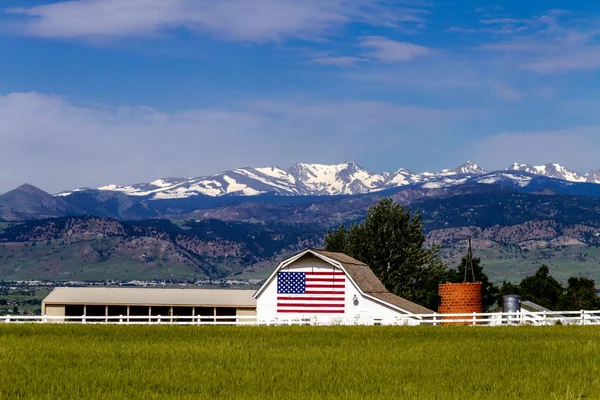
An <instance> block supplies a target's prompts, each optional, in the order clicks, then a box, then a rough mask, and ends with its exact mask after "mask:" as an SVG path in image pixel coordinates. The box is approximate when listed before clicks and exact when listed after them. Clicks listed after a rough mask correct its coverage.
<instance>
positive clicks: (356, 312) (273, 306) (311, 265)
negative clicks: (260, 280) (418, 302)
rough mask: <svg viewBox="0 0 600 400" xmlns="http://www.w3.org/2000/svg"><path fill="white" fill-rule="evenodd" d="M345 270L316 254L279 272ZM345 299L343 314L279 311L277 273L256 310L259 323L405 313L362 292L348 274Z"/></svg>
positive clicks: (350, 320) (357, 318)
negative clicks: (355, 301)
mask: <svg viewBox="0 0 600 400" xmlns="http://www.w3.org/2000/svg"><path fill="white" fill-rule="evenodd" d="M333 270H335V271H342V270H341V269H339V268H336V267H334V266H333V265H331V264H329V263H328V262H326V261H323V260H321V259H319V258H317V257H314V256H306V257H302V258H300V259H298V260H296V261H294V262H293V263H291V264H290V265H288V266H286V267H285V268H283V269H281V270H280V271H278V272H311V271H314V272H331V271H333ZM354 296H356V297H357V298H358V305H354V301H353V299H354ZM344 297H345V303H344V305H345V306H344V313H343V314H341V313H340V314H303V313H281V314H280V313H277V276H275V277H274V278H273V280H272V281H271V282H269V283H268V285H267V286H266V287H265V288H264V289H263V292H262V293H261V294H260V296H259V297H258V298H257V300H256V312H257V319H258V321H259V323H266V324H268V323H272V322H275V321H278V322H281V321H286V320H287V321H289V322H291V321H293V320H296V319H297V320H302V319H310V320H311V321H317V322H326V321H339V322H340V323H358V322H362V323H369V322H370V321H373V320H375V319H380V320H387V321H388V322H389V321H392V320H394V318H396V317H398V316H399V315H405V314H407V313H402V312H401V311H398V310H396V309H394V308H391V307H388V306H385V305H383V304H380V303H378V302H376V301H373V300H371V299H369V298H367V297H365V296H363V295H362V294H361V293H360V291H359V290H358V288H357V287H356V286H355V285H354V284H353V283H352V281H351V280H350V277H349V276H348V275H347V274H346V286H345V293H344Z"/></svg>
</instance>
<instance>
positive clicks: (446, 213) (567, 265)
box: [0, 185, 600, 281]
mask: <svg viewBox="0 0 600 400" xmlns="http://www.w3.org/2000/svg"><path fill="white" fill-rule="evenodd" d="M385 195H390V196H392V197H393V198H394V199H395V200H396V201H398V202H400V203H402V204H407V205H409V206H410V207H411V208H412V209H413V210H417V209H418V210H420V212H421V213H422V216H423V221H424V224H425V229H426V233H427V237H428V243H430V244H432V243H439V244H441V245H442V254H443V256H444V257H445V258H446V259H447V260H448V262H450V263H451V264H455V263H457V262H458V261H459V260H460V257H462V255H463V254H464V253H465V245H466V241H467V238H469V237H472V238H473V240H474V246H475V252H476V255H477V256H480V257H482V259H483V262H484V264H485V265H486V269H487V271H488V274H489V275H490V276H491V277H492V279H494V280H495V281H501V280H504V279H508V280H518V279H520V278H521V277H522V276H525V275H527V274H530V273H532V272H533V271H535V270H536V269H537V268H538V267H539V265H541V263H546V264H549V265H551V266H552V268H553V273H555V275H556V276H558V277H559V278H561V279H566V278H567V277H568V276H571V275H577V274H581V275H585V276H590V277H592V278H594V279H596V280H597V281H600V251H599V250H598V246H599V245H600V198H598V197H591V196H573V195H566V194H547V192H544V193H524V192H521V191H518V190H514V189H510V188H507V187H505V186H501V185H462V186H460V187H455V188H435V189H427V188H411V189H404V190H400V191H392V192H390V191H387V192H381V193H376V194H366V195H360V196H345V197H334V198H332V199H331V200H329V201H317V202H305V203H303V202H292V203H285V202H284V203H279V204H277V203H261V202H255V203H252V202H244V203H240V204H234V205H223V206H221V207H216V208H212V209H206V210H198V211H195V212H193V213H188V214H184V215H181V216H179V217H178V218H171V220H166V219H150V220H136V221H119V220H116V219H111V218H102V217H90V216H75V217H61V218H52V219H45V220H37V221H25V222H14V223H3V225H0V226H1V227H3V229H4V230H3V231H2V232H1V233H0V274H1V275H0V276H1V277H2V279H4V280H14V279H50V280H78V279H89V280H95V279H140V280H142V279H186V280H194V279H201V278H205V277H211V278H216V277H233V276H237V277H243V278H249V277H264V276H265V275H266V274H268V272H269V270H270V268H272V267H273V266H274V265H275V264H276V263H277V262H278V261H279V260H280V259H282V258H283V257H285V256H287V255H289V254H291V253H293V252H296V251H298V250H300V249H303V248H306V247H309V246H320V245H322V238H323V236H324V234H325V232H326V231H327V229H329V228H331V227H335V226H337V225H339V224H340V223H344V224H349V223H352V222H353V221H359V220H361V219H362V218H364V216H365V215H366V211H367V208H368V207H369V205H371V204H373V203H374V202H376V201H378V200H379V199H380V198H381V197H383V196H385Z"/></svg>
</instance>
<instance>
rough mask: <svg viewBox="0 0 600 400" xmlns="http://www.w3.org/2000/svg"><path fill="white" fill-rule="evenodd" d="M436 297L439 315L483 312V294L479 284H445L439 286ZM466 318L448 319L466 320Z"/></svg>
mask: <svg viewBox="0 0 600 400" xmlns="http://www.w3.org/2000/svg"><path fill="white" fill-rule="evenodd" d="M438 295H439V297H440V306H439V307H438V311H439V312H440V313H441V314H466V313H469V314H471V313H480V312H483V294H482V292H481V282H473V283H470V282H463V283H450V282H446V283H443V284H441V285H439V288H438ZM466 318H468V317H449V318H448V319H466Z"/></svg>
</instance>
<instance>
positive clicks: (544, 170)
mask: <svg viewBox="0 0 600 400" xmlns="http://www.w3.org/2000/svg"><path fill="white" fill-rule="evenodd" d="M507 170H509V171H521V172H528V173H530V174H534V175H541V176H547V177H549V178H556V179H562V180H565V181H569V182H585V181H586V179H587V178H586V177H585V176H582V175H580V174H578V173H577V172H574V171H571V170H569V169H568V168H567V167H565V166H563V165H561V164H558V163H549V164H545V165H531V164H520V163H513V164H512V165H511V166H510V167H508V168H507Z"/></svg>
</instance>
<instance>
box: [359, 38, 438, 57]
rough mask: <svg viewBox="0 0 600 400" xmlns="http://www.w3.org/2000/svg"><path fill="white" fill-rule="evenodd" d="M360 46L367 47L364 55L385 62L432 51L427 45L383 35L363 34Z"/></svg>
mask: <svg viewBox="0 0 600 400" xmlns="http://www.w3.org/2000/svg"><path fill="white" fill-rule="evenodd" d="M360 46H361V47H363V48H365V49H367V51H365V52H364V53H363V55H364V56H366V57H370V58H374V59H376V60H379V61H384V62H405V61H411V60H414V59H415V58H418V57H422V56H425V55H427V54H430V53H431V52H432V50H431V49H429V48H427V47H425V46H419V45H416V44H413V43H408V42H399V41H395V40H391V39H388V38H385V37H382V36H363V37H362V38H360Z"/></svg>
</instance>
